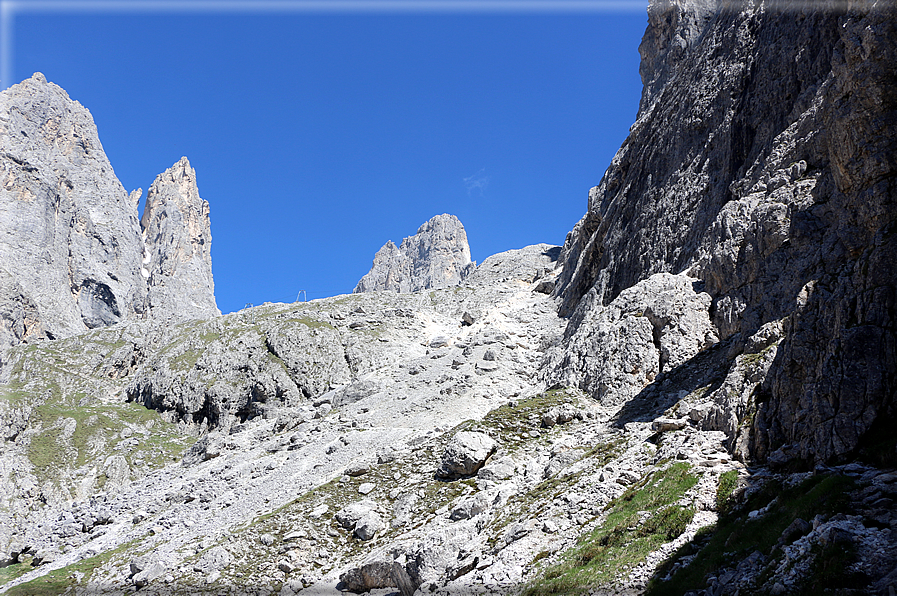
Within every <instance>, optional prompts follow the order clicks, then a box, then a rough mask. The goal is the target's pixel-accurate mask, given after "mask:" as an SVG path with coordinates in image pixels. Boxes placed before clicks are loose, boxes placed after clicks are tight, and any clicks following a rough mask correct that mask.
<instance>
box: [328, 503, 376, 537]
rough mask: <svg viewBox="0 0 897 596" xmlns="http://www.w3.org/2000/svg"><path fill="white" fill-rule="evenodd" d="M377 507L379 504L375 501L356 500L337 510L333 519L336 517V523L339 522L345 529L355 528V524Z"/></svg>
mask: <svg viewBox="0 0 897 596" xmlns="http://www.w3.org/2000/svg"><path fill="white" fill-rule="evenodd" d="M376 508H377V504H376V503H374V502H373V501H369V500H367V499H365V500H364V501H356V502H355V503H350V504H349V505H346V506H345V507H343V508H342V509H340V510H339V511H337V512H336V514H334V516H333V519H335V520H336V523H338V524H339V525H340V526H341V527H342V528H343V529H344V530H354V529H355V524H357V523H358V522H359V520H361V519H362V518H363V517H364V516H365V515H367V514H368V513H370V512H372V511H374V510H375V509H376Z"/></svg>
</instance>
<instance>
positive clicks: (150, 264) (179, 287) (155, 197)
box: [140, 157, 220, 319]
mask: <svg viewBox="0 0 897 596" xmlns="http://www.w3.org/2000/svg"><path fill="white" fill-rule="evenodd" d="M140 224H141V226H142V228H143V239H144V254H143V267H142V270H141V272H142V274H143V276H144V277H146V279H147V285H148V298H149V308H150V314H151V315H152V316H153V317H156V318H172V317H176V318H180V319H189V318H202V317H209V316H214V315H218V314H220V311H219V310H218V307H217V305H216V304H215V282H214V281H213V279H212V255H211V246H212V232H211V224H210V221H209V203H208V201H204V200H203V199H202V198H200V196H199V189H198V188H197V186H196V171H195V170H194V169H193V168H192V167H191V166H190V162H189V161H188V160H187V158H186V157H182V158H181V159H180V160H179V161H178V162H177V163H175V164H174V165H173V166H171V167H170V168H168V169H167V170H165V172H163V173H161V174H159V175H158V176H157V177H156V180H155V181H154V182H153V184H152V186H150V189H149V192H148V193H147V196H146V206H145V208H144V210H143V217H141V219H140Z"/></svg>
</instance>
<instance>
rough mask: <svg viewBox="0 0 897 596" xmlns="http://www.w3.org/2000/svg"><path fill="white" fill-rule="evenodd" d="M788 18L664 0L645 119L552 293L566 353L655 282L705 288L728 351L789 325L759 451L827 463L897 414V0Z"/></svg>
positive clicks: (771, 11)
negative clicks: (620, 301)
mask: <svg viewBox="0 0 897 596" xmlns="http://www.w3.org/2000/svg"><path fill="white" fill-rule="evenodd" d="M787 8H788V7H786V6H785V5H783V4H776V5H772V4H770V3H764V2H761V3H757V4H756V5H755V6H753V7H751V8H742V9H736V7H735V6H734V5H733V4H731V3H728V4H726V5H725V7H724V8H718V7H717V6H716V5H714V4H713V3H698V2H655V3H653V4H652V5H651V7H650V8H649V11H648V14H649V26H648V30H647V32H646V33H645V36H644V39H643V42H642V45H641V47H640V51H641V53H642V67H641V74H642V79H643V82H644V84H645V89H644V92H643V96H642V102H641V106H640V110H639V115H638V119H637V121H636V123H635V124H634V125H633V127H632V131H631V134H630V136H629V138H628V139H627V140H626V142H625V143H624V144H623V146H622V147H621V148H620V150H619V151H618V152H617V155H616V156H615V157H614V159H613V162H612V163H611V166H610V167H609V168H608V170H607V172H606V173H605V175H604V178H603V179H602V180H601V183H600V185H599V186H597V187H595V188H593V189H592V191H591V192H590V194H589V204H588V212H587V213H586V215H585V216H584V217H583V219H582V220H581V221H580V222H579V223H578V224H577V225H576V227H575V228H574V230H573V231H572V232H571V233H570V234H569V235H568V238H567V241H566V243H565V246H564V250H563V254H562V257H561V261H562V263H563V265H564V271H563V273H562V274H561V276H560V278H559V284H558V291H557V295H558V296H560V297H561V298H562V306H561V312H562V314H564V315H573V317H572V319H571V324H570V326H569V327H568V330H567V337H568V342H570V341H572V342H573V344H575V343H576V341H575V340H572V339H569V338H574V337H575V336H576V334H577V331H578V330H579V329H580V328H581V326H582V322H583V321H587V320H589V319H590V318H594V317H596V316H599V314H600V313H601V312H603V310H604V309H605V308H606V306H607V305H609V304H610V303H611V302H612V301H613V300H614V299H615V298H616V297H617V296H618V295H620V293H621V292H622V291H624V290H626V289H627V288H630V287H632V286H634V285H635V284H636V283H637V282H639V281H641V280H644V279H647V278H648V277H650V276H651V275H653V274H656V273H660V272H670V273H677V274H678V273H685V274H687V275H688V276H690V277H693V278H696V279H697V280H700V282H703V285H702V289H703V291H705V292H707V293H708V294H709V295H710V297H711V298H712V302H711V304H710V307H709V311H708V312H709V316H710V318H711V320H712V322H713V325H714V326H715V328H716V330H717V331H718V334H719V337H720V339H722V340H725V339H727V338H730V337H735V338H736V339H735V341H736V343H738V342H742V343H743V342H744V341H745V339H738V338H748V337H750V336H752V335H755V334H756V333H757V332H758V330H759V329H761V327H763V326H764V325H765V324H768V323H771V322H778V323H777V324H781V326H782V340H781V343H780V344H778V350H777V354H776V358H775V361H774V362H773V364H772V366H771V367H770V369H769V372H768V374H767V375H766V376H765V377H764V380H763V382H762V383H761V384H760V385H758V388H757V390H756V391H755V395H754V397H753V398H752V400H754V401H753V406H751V407H750V408H747V409H753V408H756V416H755V417H754V418H753V422H752V424H753V430H754V433H753V439H752V449H753V453H754V455H755V456H759V457H761V458H764V457H766V456H768V455H770V454H771V453H772V452H773V451H775V450H777V449H780V448H784V451H782V452H780V453H779V455H781V456H787V457H795V456H799V457H802V458H805V459H811V460H814V459H815V460H828V459H831V458H833V457H837V456H840V455H844V454H847V453H849V452H850V451H851V450H853V449H854V448H855V447H856V446H857V444H858V443H859V442H860V440H861V437H862V436H863V434H864V433H865V432H866V431H867V430H868V429H869V427H870V426H871V424H872V423H873V421H874V420H876V419H877V418H878V417H881V416H891V417H893V415H894V407H895V405H894V393H895V387H897V379H895V372H894V371H895V370H897V351H895V344H897V341H895V313H897V304H895V293H897V288H895V286H897V284H895V279H894V275H893V271H894V270H895V268H897V247H895V244H894V243H895V240H894V234H893V231H894V226H895V218H897V210H895V205H894V202H895V200H894V197H895V196H897V189H895V176H894V174H895V172H897V167H895V155H897V151H895V137H897V126H895V120H897V117H895V110H897V101H895V94H897V92H895V89H897V85H895V80H894V72H895V68H897V66H895V65H897V57H895V49H894V44H893V39H895V37H897V30H895V25H894V23H895V18H894V8H893V6H892V5H890V4H889V3H885V2H867V3H857V4H856V6H855V7H854V8H852V9H851V10H850V11H849V12H846V13H845V12H837V11H835V10H834V9H832V7H831V6H828V5H827V4H826V3H819V5H818V7H817V6H814V7H813V8H812V9H810V8H808V7H807V6H805V5H800V6H797V5H795V7H792V8H791V9H787ZM842 8H843V7H842ZM584 297H586V298H588V299H586V300H584V299H583V298H584ZM571 345H572V344H571ZM584 357H585V358H588V355H585V356H584ZM576 358H577V355H576V354H570V355H568V359H574V360H575V359H576ZM745 411H746V410H745ZM742 421H743V420H742Z"/></svg>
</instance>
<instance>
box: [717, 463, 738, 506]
mask: <svg viewBox="0 0 897 596" xmlns="http://www.w3.org/2000/svg"><path fill="white" fill-rule="evenodd" d="M737 485H738V471H737V470H729V471H728V472H723V473H722V474H720V477H719V485H717V487H716V510H717V511H718V512H720V513H721V514H722V513H725V512H726V511H727V510H728V508H729V506H730V503H729V497H731V496H732V493H733V492H735V487H736V486H737Z"/></svg>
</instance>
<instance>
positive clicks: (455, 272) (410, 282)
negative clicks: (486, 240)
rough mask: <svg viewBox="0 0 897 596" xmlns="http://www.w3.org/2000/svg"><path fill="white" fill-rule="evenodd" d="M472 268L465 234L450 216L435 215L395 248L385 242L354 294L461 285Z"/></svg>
mask: <svg viewBox="0 0 897 596" xmlns="http://www.w3.org/2000/svg"><path fill="white" fill-rule="evenodd" d="M475 268H476V263H473V262H471V260H470V246H468V244H467V232H465V231H464V226H463V225H461V222H460V221H459V220H458V218H457V217H455V216H454V215H450V214H448V213H443V214H442V215H436V216H434V217H432V218H431V219H430V220H429V221H427V222H425V223H424V224H423V225H421V226H420V227H419V228H418V229H417V233H416V234H415V235H414V236H409V237H408V238H405V239H404V240H402V244H401V245H400V246H396V245H395V244H394V243H393V242H392V240H389V241H387V242H386V244H384V245H383V247H382V248H381V249H380V250H378V251H377V254H376V255H375V256H374V264H373V266H372V267H371V270H370V271H369V272H368V273H367V274H366V275H365V276H364V277H362V278H361V280H360V281H359V282H358V285H357V286H355V290H354V292H355V293H356V294H357V293H360V292H376V291H378V290H390V291H393V292H416V291H418V290H427V289H435V288H444V287H446V286H452V285H457V284H459V283H461V281H463V280H464V279H465V278H466V277H467V276H468V275H470V273H471V272H472V271H473V270H474V269H475Z"/></svg>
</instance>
